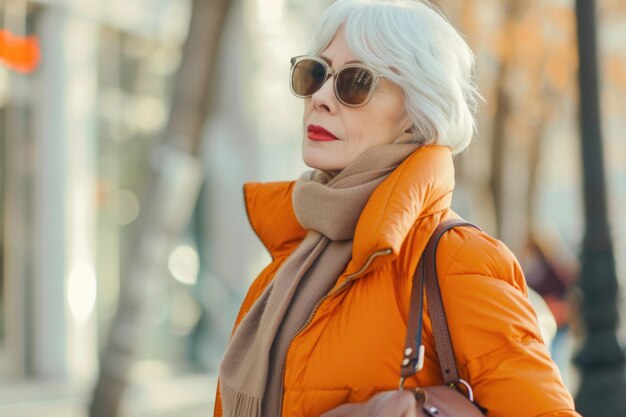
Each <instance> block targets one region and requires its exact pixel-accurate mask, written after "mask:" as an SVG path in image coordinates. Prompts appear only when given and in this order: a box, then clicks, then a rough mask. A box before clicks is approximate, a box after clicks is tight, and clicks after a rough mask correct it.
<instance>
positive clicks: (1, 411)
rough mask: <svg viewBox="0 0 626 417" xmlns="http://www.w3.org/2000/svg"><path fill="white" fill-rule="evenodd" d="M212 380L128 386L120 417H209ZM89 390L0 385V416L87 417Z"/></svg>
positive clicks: (208, 377) (203, 377)
mask: <svg viewBox="0 0 626 417" xmlns="http://www.w3.org/2000/svg"><path fill="white" fill-rule="evenodd" d="M215 385H216V379H215V376H212V375H193V376H186V377H181V378H176V379H170V380H162V381H155V382H150V383H144V384H142V385H136V386H131V387H130V388H129V389H128V391H127V393H126V395H125V398H124V401H123V404H122V412H121V417H210V416H212V415H213V400H214V396H215ZM90 389H91V387H85V386H77V385H75V384H74V385H72V384H67V383H65V384H59V383H54V382H48V383H43V382H36V383H25V384H22V385H11V386H0V417H88V413H87V407H88V404H89V400H90V397H91V391H90Z"/></svg>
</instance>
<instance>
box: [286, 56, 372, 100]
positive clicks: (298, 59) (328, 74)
mask: <svg viewBox="0 0 626 417" xmlns="http://www.w3.org/2000/svg"><path fill="white" fill-rule="evenodd" d="M307 59H311V60H313V61H315V62H318V63H320V64H321V65H322V66H323V67H324V69H325V70H326V76H325V78H324V81H323V82H322V83H321V84H320V87H319V88H318V89H317V90H315V91H314V92H313V93H311V94H309V95H301V94H298V93H296V92H295V91H294V89H293V73H294V69H295V68H296V65H297V64H299V63H300V62H302V61H304V60H307ZM348 68H361V69H364V70H367V71H369V72H370V73H371V74H372V76H373V80H372V86H371V87H370V91H369V92H368V93H367V97H366V98H365V100H363V102H361V103H359V104H350V103H346V102H345V101H343V100H342V99H341V97H339V95H338V94H337V75H338V74H339V73H340V72H341V71H343V70H344V69H348ZM330 77H333V78H334V79H333V91H334V92H335V97H336V98H337V101H339V102H340V103H341V104H343V105H344V106H347V107H363V106H365V105H366V104H367V103H368V102H369V101H370V99H371V98H372V96H373V95H374V91H375V90H376V86H377V85H378V81H380V79H381V78H384V75H383V74H381V73H380V72H378V71H375V70H373V69H372V68H370V67H368V66H367V65H365V64H360V63H355V62H353V63H349V64H344V65H342V66H340V67H339V68H337V69H334V68H333V67H331V66H330V65H329V64H328V62H326V61H324V60H323V59H322V58H320V57H318V56H315V55H299V56H294V57H293V58H291V71H290V72H289V89H290V90H291V92H292V93H293V95H294V96H296V97H299V98H309V97H311V96H312V95H313V94H315V93H317V92H318V91H319V90H321V89H322V87H323V86H324V84H326V81H328V79H329V78H330Z"/></svg>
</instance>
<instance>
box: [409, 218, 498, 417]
mask: <svg viewBox="0 0 626 417" xmlns="http://www.w3.org/2000/svg"><path fill="white" fill-rule="evenodd" d="M459 226H471V227H475V228H477V229H478V227H477V226H474V225H473V224H471V223H468V222H466V221H464V220H461V219H450V220H446V221H444V222H442V223H441V224H439V226H437V228H436V229H435V232H434V233H433V234H432V236H431V238H430V240H429V241H428V244H427V245H426V249H425V250H424V253H423V254H422V257H421V259H420V262H419V264H418V265H417V269H416V270H415V274H414V276H413V288H412V290H411V301H410V302H411V307H410V310H409V317H408V322H407V335H406V341H405V347H404V358H403V360H402V364H401V372H400V373H401V378H400V389H404V381H405V380H406V379H407V378H409V377H411V376H413V375H415V374H416V373H417V372H419V371H420V370H421V369H422V367H423V365H424V345H422V327H423V314H424V311H423V307H424V306H423V302H424V289H426V299H427V300H428V304H427V308H428V313H429V315H430V319H431V322H432V327H433V337H434V340H435V349H436V350H437V356H438V357H439V365H440V367H441V375H442V376H443V380H444V385H439V386H432V387H418V388H416V389H415V398H416V399H417V403H418V407H419V408H418V416H430V417H482V416H483V414H486V411H487V410H485V409H483V408H482V407H480V406H479V405H478V404H477V403H476V402H475V401H474V395H473V392H472V388H471V386H470V385H469V383H467V382H466V381H464V380H462V379H461V378H459V375H458V371H457V367H456V362H455V360H454V351H453V350H452V343H451V341H450V332H449V330H448V324H447V322H446V314H445V311H444V308H443V302H442V301H441V293H440V291H439V282H438V279H437V266H436V253H437V245H438V244H439V240H440V239H441V237H442V236H443V234H444V233H445V232H447V231H448V230H450V229H452V228H453V227H459ZM479 230H480V229H479ZM461 390H462V391H464V392H465V394H463V393H462V392H461Z"/></svg>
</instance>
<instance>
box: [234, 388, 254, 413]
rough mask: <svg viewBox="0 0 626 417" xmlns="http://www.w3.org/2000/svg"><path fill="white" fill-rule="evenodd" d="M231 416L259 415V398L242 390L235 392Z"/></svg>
mask: <svg viewBox="0 0 626 417" xmlns="http://www.w3.org/2000/svg"><path fill="white" fill-rule="evenodd" d="M232 416H233V417H239V416H250V417H261V401H260V399H259V398H256V397H252V396H250V395H247V394H244V393H243V392H237V393H236V394H235V404H234V406H233V413H232Z"/></svg>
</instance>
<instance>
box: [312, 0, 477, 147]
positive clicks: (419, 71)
mask: <svg viewBox="0 0 626 417" xmlns="http://www.w3.org/2000/svg"><path fill="white" fill-rule="evenodd" d="M340 30H342V31H343V34H344V36H345V40H346V43H347V45H348V47H349V48H350V50H351V52H352V53H353V54H354V55H355V56H356V57H357V58H359V59H360V60H361V61H363V63H365V64H366V65H369V66H371V67H372V68H373V69H375V70H377V71H379V72H381V73H382V74H383V75H384V76H385V77H386V78H387V79H389V80H391V81H392V82H394V83H396V84H397V85H399V86H400V87H401V88H402V90H403V92H404V98H405V112H406V115H407V117H408V118H409V119H410V120H411V122H412V125H413V133H414V134H415V137H416V140H417V141H418V142H420V143H422V144H424V145H427V144H438V145H443V146H447V147H448V148H450V150H451V151H452V152H453V153H458V152H461V151H462V150H463V149H465V148H466V147H467V146H468V145H469V143H470V141H471V139H472V136H473V135H474V132H475V131H476V120H475V118H474V114H475V112H476V107H477V100H478V99H482V96H481V95H480V93H479V92H478V89H477V87H476V85H475V84H474V81H473V72H474V54H473V53H472V51H471V49H470V48H469V46H468V45H467V43H466V42H465V40H464V39H463V38H462V36H461V35H460V34H459V32H457V30H456V29H455V28H454V27H453V26H452V24H451V23H450V21H449V20H448V18H447V17H446V15H445V14H444V12H443V11H442V10H440V9H439V8H438V7H437V6H435V5H434V4H432V3H431V2H430V1H429V0H338V1H336V2H335V3H333V4H332V5H331V6H330V7H329V8H328V9H326V11H325V12H324V14H323V15H322V18H321V21H320V22H319V24H318V27H317V30H316V36H315V40H314V45H313V48H312V50H313V53H314V54H320V53H321V52H322V51H323V50H324V49H326V47H327V46H328V45H329V44H330V42H331V41H332V39H333V38H334V37H335V35H336V34H337V32H338V31H340Z"/></svg>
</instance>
